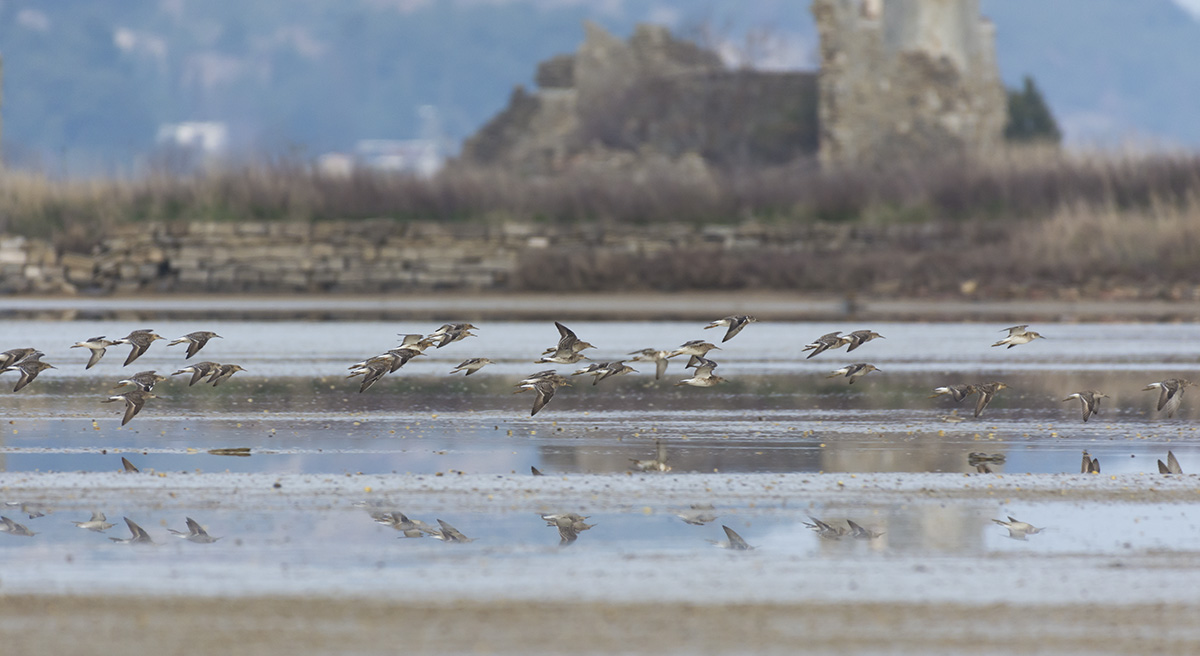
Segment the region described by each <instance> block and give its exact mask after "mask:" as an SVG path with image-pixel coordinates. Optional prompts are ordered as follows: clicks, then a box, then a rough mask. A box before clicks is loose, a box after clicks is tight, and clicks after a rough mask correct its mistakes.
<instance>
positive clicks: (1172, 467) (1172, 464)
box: [1167, 451, 1183, 474]
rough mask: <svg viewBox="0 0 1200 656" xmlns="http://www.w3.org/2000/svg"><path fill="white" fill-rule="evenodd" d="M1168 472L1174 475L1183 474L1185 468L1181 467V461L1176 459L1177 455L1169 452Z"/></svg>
mask: <svg viewBox="0 0 1200 656" xmlns="http://www.w3.org/2000/svg"><path fill="white" fill-rule="evenodd" d="M1167 471H1169V472H1171V473H1172V474H1182V473H1183V468H1182V467H1180V466H1179V461H1178V460H1176V459H1175V454H1174V453H1172V452H1171V451H1167Z"/></svg>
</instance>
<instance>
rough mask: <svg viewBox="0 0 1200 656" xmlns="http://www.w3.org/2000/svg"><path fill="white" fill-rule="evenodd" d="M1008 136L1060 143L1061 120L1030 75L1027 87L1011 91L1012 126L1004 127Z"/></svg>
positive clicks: (1005, 135)
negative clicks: (1055, 114) (1052, 111)
mask: <svg viewBox="0 0 1200 656" xmlns="http://www.w3.org/2000/svg"><path fill="white" fill-rule="evenodd" d="M1004 138H1005V139H1008V140H1009V141H1022V142H1034V141H1043V142H1049V143H1054V144H1057V143H1060V142H1061V141H1062V132H1061V131H1060V130H1059V129H1058V121H1055V120H1054V115H1053V114H1051V113H1050V108H1049V107H1047V106H1046V100H1045V99H1044V98H1042V92H1041V91H1040V90H1039V89H1038V88H1037V85H1036V84H1034V82H1033V78H1032V77H1030V76H1028V75H1026V76H1025V85H1024V88H1023V89H1019V90H1018V89H1009V90H1008V125H1006V126H1004Z"/></svg>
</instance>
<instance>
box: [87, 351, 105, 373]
mask: <svg viewBox="0 0 1200 656" xmlns="http://www.w3.org/2000/svg"><path fill="white" fill-rule="evenodd" d="M102 357H104V349H102V348H98V349H92V355H91V357H89V358H88V363H87V366H86V367H84V369H91V368H92V367H94V366H96V363H97V362H99V361H100V358H102Z"/></svg>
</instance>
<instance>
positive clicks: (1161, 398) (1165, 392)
mask: <svg viewBox="0 0 1200 656" xmlns="http://www.w3.org/2000/svg"><path fill="white" fill-rule="evenodd" d="M1195 384H1196V383H1193V382H1192V381H1190V380H1188V379H1186V378H1168V379H1167V380H1164V381H1160V382H1157V383H1150V384H1149V385H1147V386H1146V387H1144V388H1142V391H1143V392H1149V391H1150V390H1154V389H1157V390H1158V392H1159V393H1158V409H1159V410H1160V411H1161V410H1163V409H1164V408H1165V409H1166V411H1167V418H1168V419H1170V418H1171V417H1174V416H1175V412H1176V411H1177V410H1179V405H1180V404H1181V403H1183V391H1184V390H1185V389H1187V388H1188V387H1191V386H1192V385H1195Z"/></svg>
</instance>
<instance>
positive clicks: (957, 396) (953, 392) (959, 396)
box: [950, 385, 978, 403]
mask: <svg viewBox="0 0 1200 656" xmlns="http://www.w3.org/2000/svg"><path fill="white" fill-rule="evenodd" d="M977 391H978V390H976V389H975V388H974V387H972V386H970V385H951V386H950V396H953V397H954V400H955V401H958V402H959V403H962V400H963V399H965V398H967V397H968V396H970V395H972V394H974V393H975V392H977Z"/></svg>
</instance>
